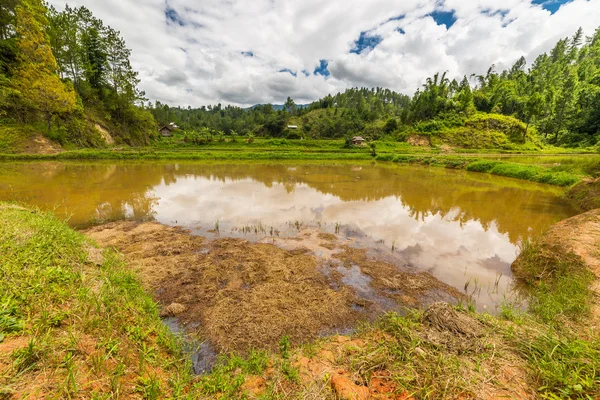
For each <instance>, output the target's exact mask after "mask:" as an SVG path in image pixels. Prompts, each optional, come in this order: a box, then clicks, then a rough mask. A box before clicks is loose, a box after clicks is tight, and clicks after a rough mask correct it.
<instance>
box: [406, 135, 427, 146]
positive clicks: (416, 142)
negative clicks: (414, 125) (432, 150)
mask: <svg viewBox="0 0 600 400" xmlns="http://www.w3.org/2000/svg"><path fill="white" fill-rule="evenodd" d="M407 141H408V144H410V145H411V146H418V147H429V146H431V137H430V136H427V135H411V136H409V137H408V140H407Z"/></svg>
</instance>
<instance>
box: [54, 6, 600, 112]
mask: <svg viewBox="0 0 600 400" xmlns="http://www.w3.org/2000/svg"><path fill="white" fill-rule="evenodd" d="M50 3H51V4H52V5H54V6H56V7H57V8H59V9H60V8H62V7H64V5H65V4H66V3H67V0H50ZM68 3H69V4H70V5H71V6H79V5H85V6H86V7H88V8H89V9H91V10H92V12H93V13H94V14H95V15H96V16H98V17H99V18H101V19H103V20H104V21H105V23H107V24H109V25H111V26H112V27H113V28H115V29H117V30H119V31H121V33H122V35H123V37H124V38H125V40H126V42H127V44H128V46H129V47H130V48H131V49H132V51H133V53H132V63H133V65H134V67H135V68H136V69H137V70H138V71H139V72H140V78H141V79H142V83H141V85H140V86H141V88H142V89H143V90H145V91H146V94H147V96H148V97H149V98H150V99H151V100H152V101H154V100H159V101H161V102H166V103H169V104H173V105H182V106H188V105H191V106H194V107H195V106H201V105H206V104H215V103H223V104H228V103H229V104H236V105H240V106H248V105H252V104H256V103H267V102H272V103H282V102H283V101H285V99H286V98H287V97H288V96H291V97H292V98H294V99H295V100H296V101H297V102H298V103H306V102H310V101H313V100H316V99H318V98H320V97H322V96H324V95H326V94H328V93H335V92H338V91H343V90H345V89H346V88H349V87H353V86H367V87H374V86H380V87H389V88H391V89H393V90H396V91H399V92H403V93H406V94H412V93H413V92H414V91H415V90H416V89H417V88H418V87H419V86H420V85H421V84H422V83H423V82H424V81H425V79H426V78H427V77H428V76H431V75H433V74H434V73H436V72H443V71H447V73H448V75H449V76H451V77H456V78H462V76H463V75H464V74H467V75H470V74H471V73H484V72H485V71H486V70H487V69H488V68H489V66H490V65H492V64H495V65H496V67H497V69H502V68H506V67H509V66H510V65H511V64H512V63H514V61H515V60H517V59H518V58H519V57H521V56H525V57H526V59H527V60H528V61H529V62H532V61H533V60H534V59H535V57H537V56H538V55H539V54H540V53H542V52H544V51H548V50H549V49H551V47H552V46H553V45H554V44H555V43H556V41H557V40H558V39H560V38H563V37H566V36H571V35H573V33H574V32H575V31H576V30H577V28H579V27H580V26H581V27H582V28H583V29H584V31H585V33H586V34H591V33H592V32H593V31H594V30H595V29H596V28H597V27H598V25H600V0H503V1H502V2H499V1H497V0H469V1H465V0H392V1H390V0H369V1H366V0H330V1H328V2H323V1H317V0H303V1H301V2H299V1H293V2H292V1H283V0H277V1H274V0H252V1H250V0H202V1H198V0H103V1H101V2H100V1H97V0H68Z"/></svg>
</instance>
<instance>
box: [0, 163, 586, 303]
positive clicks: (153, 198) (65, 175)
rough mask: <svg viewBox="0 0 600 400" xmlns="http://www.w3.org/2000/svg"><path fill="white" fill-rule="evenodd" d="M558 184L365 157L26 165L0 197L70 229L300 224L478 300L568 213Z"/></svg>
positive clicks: (495, 292) (17, 168) (267, 229)
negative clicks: (522, 250) (522, 248)
mask: <svg viewBox="0 0 600 400" xmlns="http://www.w3.org/2000/svg"><path fill="white" fill-rule="evenodd" d="M562 190H563V189H560V188H557V187H552V186H548V185H540V184H534V183H530V182H524V181H518V180H513V179H507V178H500V177H495V176H491V175H487V174H478V173H470V172H467V171H456V170H448V169H442V168H433V167H431V168H427V167H415V166H395V165H381V164H375V163H351V164H325V165H315V164H309V163H308V164H304V163H272V164H255V163H230V164H223V163H193V162H189V163H188V162H180V163H152V164H150V163H140V162H125V163H113V162H111V163H106V162H104V163H83V162H36V163H16V164H15V163H11V164H2V165H1V172H0V200H17V201H21V202H24V203H26V204H30V205H34V206H39V207H41V208H43V209H49V210H53V211H54V212H55V213H57V214H58V215H59V216H60V217H63V218H68V221H69V223H70V224H71V225H72V226H74V227H76V228H84V227H87V226H90V225H94V224H98V223H102V222H106V221H113V220H121V219H134V220H154V221H158V222H160V223H163V224H167V225H172V226H174V225H178V226H183V227H188V228H191V229H193V230H194V232H196V233H198V234H201V235H207V236H210V235H215V234H217V233H218V234H220V235H221V236H234V237H243V238H246V239H248V240H250V241H258V240H261V239H264V237H265V236H275V235H277V236H280V235H281V236H285V235H291V234H293V233H294V232H298V231H300V230H301V228H306V227H312V228H315V229H319V230H323V231H326V232H330V233H339V234H340V235H341V236H344V237H349V238H353V239H354V241H353V245H355V246H360V247H368V248H369V249H370V254H371V255H373V256H377V257H380V258H384V259H385V260H387V261H390V262H394V263H397V264H399V265H400V264H402V265H408V266H410V267H411V268H413V269H415V270H417V271H421V272H423V271H424V272H429V273H430V274H432V275H433V276H434V277H435V278H437V279H439V280H440V281H442V282H444V283H446V284H448V285H450V286H453V287H455V288H456V289H458V290H460V291H467V293H468V294H474V295H475V298H476V300H477V305H478V307H479V308H488V307H493V306H495V305H497V304H498V303H499V302H501V301H502V300H503V299H504V296H505V295H506V294H507V292H509V291H510V288H511V271H510V264H511V263H512V262H513V261H514V260H515V258H516V256H517V255H518V252H519V243H520V241H521V240H523V239H525V238H528V237H530V236H532V235H535V234H539V233H541V232H543V231H544V230H545V229H547V228H548V227H549V226H550V225H551V224H553V223H555V222H557V221H559V220H562V219H565V218H568V217H570V216H572V215H574V214H575V211H574V210H573V209H572V208H571V207H570V206H569V204H568V203H567V202H566V201H565V200H563V199H562V197H561V194H562ZM350 278H352V276H349V277H347V279H350ZM360 284H361V285H367V284H368V282H366V283H365V282H361V283H360Z"/></svg>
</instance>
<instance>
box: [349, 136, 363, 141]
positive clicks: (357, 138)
mask: <svg viewBox="0 0 600 400" xmlns="http://www.w3.org/2000/svg"><path fill="white" fill-rule="evenodd" d="M352 140H365V138H364V137H362V136H354V137H353V138H352Z"/></svg>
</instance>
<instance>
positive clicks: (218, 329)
mask: <svg viewBox="0 0 600 400" xmlns="http://www.w3.org/2000/svg"><path fill="white" fill-rule="evenodd" d="M85 233H86V235H87V236H89V237H91V238H92V239H94V240H96V241H97V242H98V243H99V244H101V245H103V246H111V247H115V248H117V249H118V250H119V251H121V252H122V253H123V254H124V255H125V257H126V260H127V262H128V264H129V265H130V266H131V267H132V268H134V269H135V270H136V271H137V272H138V273H139V276H140V277H141V279H142V282H143V284H144V285H145V286H146V288H147V289H149V291H150V292H151V293H153V295H154V297H155V299H156V300H157V301H158V302H159V303H160V304H161V306H162V307H163V310H162V313H163V316H165V317H166V316H176V317H177V318H178V319H179V321H180V322H181V323H182V324H183V325H184V326H186V327H188V331H195V332H198V333H199V334H200V336H201V337H202V338H206V339H208V340H209V341H210V342H211V343H212V344H213V345H214V346H215V347H216V349H217V350H218V351H242V352H245V351H247V350H249V349H252V348H270V349H274V348H276V347H277V343H278V342H279V340H280V339H281V338H282V337H283V336H284V335H289V336H290V338H291V339H292V341H294V343H303V342H307V341H309V340H311V339H314V338H316V337H318V336H320V335H323V334H330V333H335V332H345V331H348V329H351V328H353V327H355V326H356V324H357V323H358V322H359V321H361V320H372V319H373V318H375V317H376V316H378V315H381V314H383V313H384V312H386V311H391V310H401V309H402V306H411V307H417V306H420V305H422V306H425V305H428V304H430V303H432V302H433V301H435V300H439V299H443V300H451V301H452V300H454V301H456V300H458V299H461V298H462V294H461V293H459V292H458V291H456V290H455V289H454V288H451V287H449V286H447V285H445V284H443V283H441V282H439V281H438V280H436V279H435V278H433V277H432V276H430V275H428V274H425V273H418V274H417V273H412V272H410V271H407V270H405V269H404V270H403V269H402V268H400V267H398V266H395V265H392V264H389V263H385V262H381V261H377V260H373V259H370V258H369V257H368V256H367V253H366V250H361V249H355V248H352V247H350V246H349V245H348V243H345V242H344V241H342V240H340V239H339V238H338V237H337V236H336V235H331V234H323V233H318V232H315V231H311V230H306V231H301V232H299V234H298V236H297V237H293V238H265V239H264V240H263V241H262V242H259V243H251V242H248V241H246V240H242V239H232V238H219V237H215V238H214V239H207V238H203V237H200V236H194V235H192V234H190V232H188V231H186V230H184V229H181V228H176V227H175V228H174V227H168V226H165V225H161V224H158V223H153V222H150V223H135V222H116V223H110V224H107V225H103V226H98V227H94V228H91V229H89V230H87V231H86V232H85Z"/></svg>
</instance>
